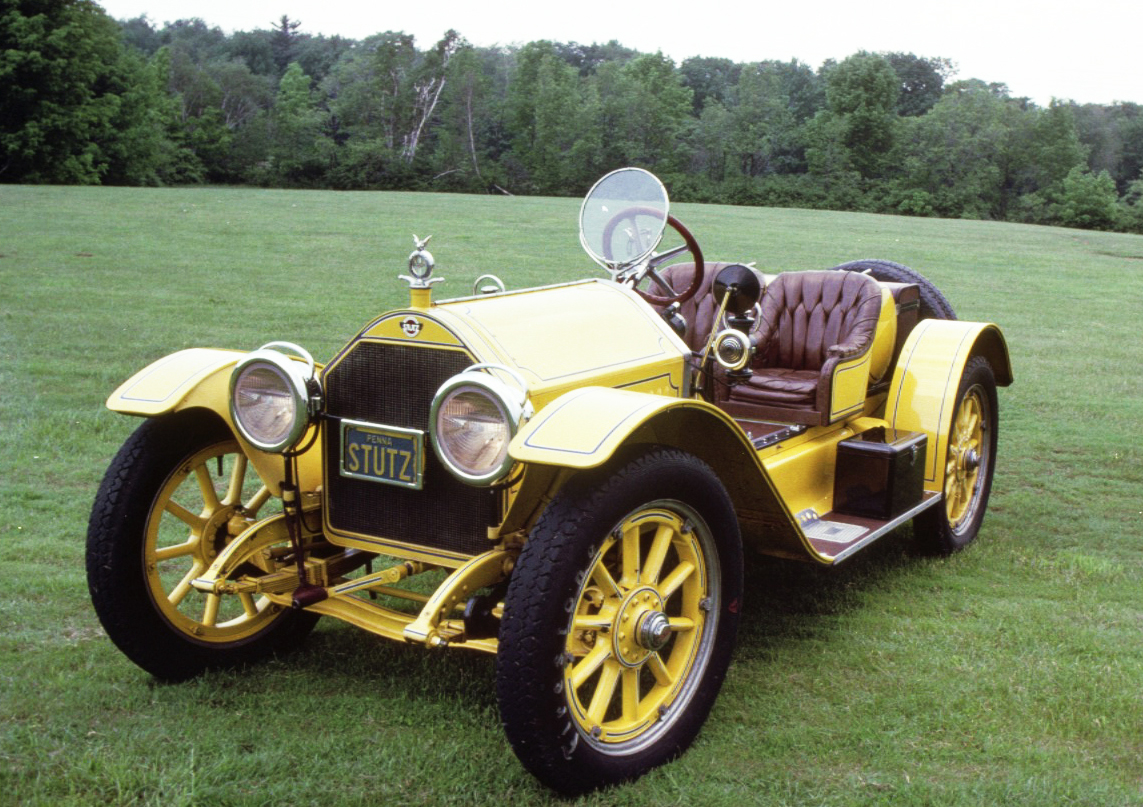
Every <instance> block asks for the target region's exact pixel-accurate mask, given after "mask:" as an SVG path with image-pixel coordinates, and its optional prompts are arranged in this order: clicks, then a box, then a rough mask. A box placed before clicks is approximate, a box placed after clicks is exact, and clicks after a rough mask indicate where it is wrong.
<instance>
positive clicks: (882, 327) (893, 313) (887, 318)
mask: <svg viewBox="0 0 1143 807" xmlns="http://www.w3.org/2000/svg"><path fill="white" fill-rule="evenodd" d="M896 342H897V302H896V301H895V300H894V299H893V292H891V291H889V289H881V315H880V316H879V317H878V318H877V335H876V336H875V337H874V338H873V346H872V347H871V348H870V349H869V354H870V357H869V379H870V380H871V381H873V382H874V383H876V382H878V381H880V380H881V379H882V378H883V377H884V376H885V371H886V370H888V369H889V362H890V361H892V360H893V345H894V344H896Z"/></svg>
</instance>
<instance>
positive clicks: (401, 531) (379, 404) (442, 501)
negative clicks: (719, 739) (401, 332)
mask: <svg viewBox="0 0 1143 807" xmlns="http://www.w3.org/2000/svg"><path fill="white" fill-rule="evenodd" d="M471 364H473V360H472V358H471V357H470V356H469V355H468V354H466V353H464V352H461V351H459V350H447V349H433V348H427V347H416V346H412V345H401V344H391V343H386V342H359V343H358V344H357V345H356V346H354V347H353V348H352V349H351V351H350V353H349V354H348V355H347V356H345V357H344V358H343V359H342V360H341V361H340V362H338V363H337V364H336V365H335V366H334V367H333V368H332V369H331V370H330V371H329V372H328V373H327V374H326V376H325V384H324V387H325V395H326V412H327V414H328V415H329V417H330V418H331V419H330V420H329V421H327V423H326V430H325V456H326V473H325V477H326V480H325V481H326V503H325V506H326V508H327V518H328V520H329V524H330V526H331V527H333V529H334V530H336V531H338V532H344V533H354V534H358V535H364V536H368V537H373V538H381V539H386V538H387V539H392V540H398V541H403V542H405V543H410V544H417V545H420V546H425V547H432V548H436V549H444V550H448V551H451V552H459V553H462V554H467V555H475V554H478V553H480V552H483V551H485V550H486V549H488V548H489V547H488V540H487V538H486V535H487V527H488V525H489V521H490V516H491V509H492V493H491V492H489V491H488V490H487V489H485V488H474V487H470V486H469V485H465V484H464V483H462V482H460V481H458V480H457V479H456V478H455V477H454V476H452V474H450V473H449V472H448V471H447V470H446V469H445V467H444V466H443V465H441V462H440V460H439V459H437V456H436V453H435V452H434V451H433V448H432V445H431V441H430V440H428V439H427V437H426V440H425V475H424V487H423V488H422V489H421V490H409V489H407V488H401V487H397V486H395V485H386V484H383V483H379V482H370V481H367V480H361V479H351V478H348V477H344V476H341V474H339V473H338V462H339V461H340V451H341V447H340V445H339V435H340V431H341V429H340V425H341V423H340V422H341V420H342V419H343V418H348V419H350V420H364V421H367V422H370V423H377V424H380V425H385V426H398V427H401V428H405V429H421V430H424V431H426V432H427V431H428V425H429V407H430V405H431V404H432V400H433V395H434V393H436V391H437V389H438V388H439V387H440V385H441V384H443V383H444V382H445V380H447V379H448V378H450V377H451V376H453V375H456V374H457V373H459V372H460V371H462V370H464V369H465V368H466V367H468V366H470V365H471Z"/></svg>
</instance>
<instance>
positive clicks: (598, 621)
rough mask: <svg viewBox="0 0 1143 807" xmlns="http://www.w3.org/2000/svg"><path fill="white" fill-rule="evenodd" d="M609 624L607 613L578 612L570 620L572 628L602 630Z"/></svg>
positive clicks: (609, 619)
mask: <svg viewBox="0 0 1143 807" xmlns="http://www.w3.org/2000/svg"><path fill="white" fill-rule="evenodd" d="M610 626H611V616H610V615H609V614H604V613H598V614H579V615H577V616H576V618H575V620H574V621H573V622H572V629H573V630H603V629H604V628H607V627H610Z"/></svg>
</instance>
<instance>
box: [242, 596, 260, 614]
mask: <svg viewBox="0 0 1143 807" xmlns="http://www.w3.org/2000/svg"><path fill="white" fill-rule="evenodd" d="M238 601H239V602H240V603H242V610H243V611H244V612H245V613H246V616H249V617H255V616H258V603H256V602H254V597H253V595H251V594H247V593H246V592H243V593H241V594H239V595H238Z"/></svg>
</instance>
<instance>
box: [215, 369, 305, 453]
mask: <svg viewBox="0 0 1143 807" xmlns="http://www.w3.org/2000/svg"><path fill="white" fill-rule="evenodd" d="M290 347H293V346H290ZM298 350H300V348H299V349H298ZM301 352H302V353H303V354H304V355H305V356H306V358H307V359H308V360H309V367H310V370H309V372H310V375H311V377H312V373H313V370H312V367H313V364H312V362H313V360H312V359H309V354H307V353H305V351H301ZM305 373H306V369H305V367H304V366H303V365H302V364H301V363H299V362H296V361H294V360H293V359H290V358H289V357H288V356H285V355H284V354H282V353H279V352H278V351H276V350H272V349H270V348H269V347H268V346H267V347H263V348H261V349H259V350H256V351H254V352H253V353H250V354H249V355H247V356H246V357H245V358H243V359H242V360H241V361H239V362H238V365H237V366H236V367H235V368H234V373H233V375H231V377H230V415H231V417H232V419H233V420H234V425H235V426H237V427H238V431H239V432H241V434H242V436H243V437H244V438H246V440H248V441H249V442H250V443H251V444H253V445H254V446H256V447H257V448H260V449H262V450H263V451H271V452H274V453H281V452H284V451H286V450H287V449H289V448H290V447H291V446H293V445H294V444H295V443H297V442H298V440H300V439H301V437H302V434H303V433H304V432H305V430H306V426H308V425H309V408H310V393H309V389H308V386H307V379H306V374H305Z"/></svg>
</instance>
